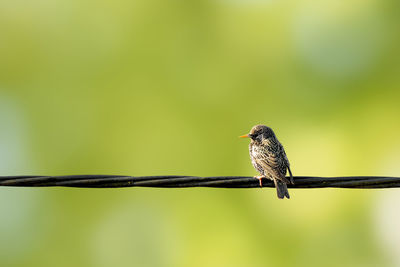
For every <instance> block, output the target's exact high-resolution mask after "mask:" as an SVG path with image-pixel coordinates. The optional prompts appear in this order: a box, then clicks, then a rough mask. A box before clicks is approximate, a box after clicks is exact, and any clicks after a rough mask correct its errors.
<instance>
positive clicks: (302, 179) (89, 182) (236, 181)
mask: <svg viewBox="0 0 400 267" xmlns="http://www.w3.org/2000/svg"><path fill="white" fill-rule="evenodd" d="M294 181H295V184H294V185H291V184H289V185H288V187H289V188H324V187H336V188H369V189H371V188H393V187H400V178H399V177H379V176H378V177H376V176H347V177H328V178H326V177H309V176H296V177H294ZM0 186H24V187H44V186H66V187H81V188H116V187H133V186H141V187H164V188H177V187H216V188H254V187H260V185H259V181H258V180H257V179H255V178H254V177H245V176H213V177H198V176H174V175H170V176H136V177H134V176H122V175H65V176H0ZM263 187H275V186H274V183H273V182H272V181H270V180H268V179H263Z"/></svg>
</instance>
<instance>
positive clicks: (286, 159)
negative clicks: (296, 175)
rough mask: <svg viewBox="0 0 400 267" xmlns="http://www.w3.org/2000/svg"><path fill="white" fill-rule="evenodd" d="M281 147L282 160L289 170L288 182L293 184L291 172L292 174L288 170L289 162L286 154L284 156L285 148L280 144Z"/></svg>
mask: <svg viewBox="0 0 400 267" xmlns="http://www.w3.org/2000/svg"><path fill="white" fill-rule="evenodd" d="M281 147H282V152H283V158H284V161H285V165H286V167H287V170H288V171H289V175H290V183H292V184H294V180H293V174H292V171H291V170H290V163H289V160H288V158H287V156H286V152H285V149H284V148H283V146H282V145H281ZM285 173H286V171H285Z"/></svg>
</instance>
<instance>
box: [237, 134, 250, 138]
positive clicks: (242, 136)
mask: <svg viewBox="0 0 400 267" xmlns="http://www.w3.org/2000/svg"><path fill="white" fill-rule="evenodd" d="M239 137H240V138H249V135H248V134H245V135H241V136H239Z"/></svg>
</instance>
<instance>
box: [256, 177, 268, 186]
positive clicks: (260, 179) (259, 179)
mask: <svg viewBox="0 0 400 267" xmlns="http://www.w3.org/2000/svg"><path fill="white" fill-rule="evenodd" d="M254 178H256V179H258V181H259V182H260V187H263V185H262V179H263V178H266V177H265V176H263V175H260V176H254Z"/></svg>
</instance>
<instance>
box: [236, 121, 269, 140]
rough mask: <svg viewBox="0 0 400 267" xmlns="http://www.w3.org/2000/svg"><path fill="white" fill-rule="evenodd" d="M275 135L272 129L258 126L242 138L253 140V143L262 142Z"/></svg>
mask: <svg viewBox="0 0 400 267" xmlns="http://www.w3.org/2000/svg"><path fill="white" fill-rule="evenodd" d="M274 136H275V133H274V131H272V129H271V128H269V127H268V126H265V125H256V126H254V127H253V128H251V130H250V133H248V134H245V135H242V136H240V137H242V138H246V137H247V138H251V140H253V141H258V142H261V141H262V140H263V139H267V138H270V137H274Z"/></svg>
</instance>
